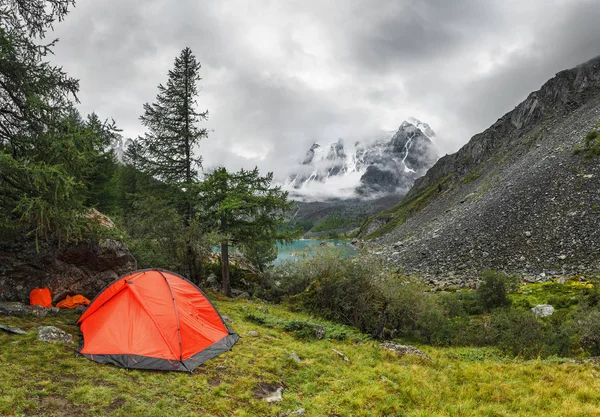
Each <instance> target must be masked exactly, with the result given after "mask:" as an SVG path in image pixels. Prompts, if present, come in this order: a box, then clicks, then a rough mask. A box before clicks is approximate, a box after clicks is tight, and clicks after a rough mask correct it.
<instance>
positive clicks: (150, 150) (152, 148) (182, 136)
mask: <svg viewBox="0 0 600 417" xmlns="http://www.w3.org/2000/svg"><path fill="white" fill-rule="evenodd" d="M199 71H200V63H199V62H198V61H196V58H195V57H194V55H193V53H192V50H191V49H190V48H185V49H184V50H183V51H181V54H180V55H179V57H177V58H176V59H175V65H174V67H173V69H172V70H170V71H169V79H168V80H167V85H166V86H164V85H162V84H159V86H158V94H157V95H156V101H155V102H154V103H152V104H148V103H146V104H144V114H143V115H142V116H141V117H140V120H141V121H142V124H143V125H144V126H145V127H146V128H147V129H148V131H147V132H146V134H145V135H144V136H143V137H141V138H140V145H141V151H142V152H141V154H140V156H141V162H142V167H143V168H144V170H145V171H146V172H148V173H149V174H151V175H153V176H155V177H157V178H159V179H161V180H163V181H165V182H167V183H171V184H178V185H184V186H185V185H187V184H193V183H195V182H197V181H198V168H199V167H200V166H201V163H202V161H201V158H199V157H195V156H194V148H195V147H196V146H197V145H198V144H199V142H200V140H201V139H202V138H203V137H206V136H207V130H206V129H205V128H203V129H201V128H199V127H198V123H199V122H200V121H203V120H206V119H207V117H208V111H204V112H201V113H199V112H198V111H197V110H196V107H197V103H196V97H197V96H198V81H200V80H201V78H200V75H199Z"/></svg>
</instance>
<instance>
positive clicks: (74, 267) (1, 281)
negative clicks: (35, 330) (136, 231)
mask: <svg viewBox="0 0 600 417" xmlns="http://www.w3.org/2000/svg"><path fill="white" fill-rule="evenodd" d="M135 269H136V262H135V259H134V258H133V255H132V254H131V252H129V250H128V249H127V246H126V245H125V244H124V243H122V242H118V241H115V240H111V239H106V240H103V241H100V242H97V241H81V242H79V243H73V244H68V245H65V246H63V247H60V248H58V247H56V246H55V245H51V244H44V245H42V246H41V247H40V248H39V251H37V250H36V248H35V244H34V243H33V242H30V241H23V242H18V243H13V244H10V245H9V244H6V243H4V244H3V245H2V246H1V247H0V301H22V302H25V303H27V302H28V301H29V292H30V291H31V290H32V289H33V288H37V287H48V288H50V291H51V292H52V298H53V302H54V303H56V302H57V301H59V300H62V299H63V298H65V297H66V296H67V295H74V294H83V295H84V296H85V297H87V298H89V299H92V298H93V297H94V296H95V295H96V294H97V293H98V292H99V291H100V290H101V289H102V288H104V287H105V286H106V285H107V284H109V283H111V282H112V281H114V280H115V279H117V278H118V277H120V276H121V275H125V274H126V273H128V272H131V271H133V270H135Z"/></svg>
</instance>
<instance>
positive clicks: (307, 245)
mask: <svg viewBox="0 0 600 417" xmlns="http://www.w3.org/2000/svg"><path fill="white" fill-rule="evenodd" d="M322 243H324V245H322ZM323 246H325V247H331V246H335V247H336V248H339V249H342V250H344V251H348V254H352V253H355V252H356V249H355V248H354V247H353V246H352V245H351V244H350V241H349V240H338V239H324V240H317V239H300V240H297V241H295V242H293V243H289V244H280V243H278V244H277V249H278V251H279V252H278V254H277V259H276V260H275V262H274V263H275V264H278V263H281V262H284V261H287V260H293V259H301V258H302V254H304V253H306V254H307V255H308V256H310V254H311V253H315V251H317V250H319V248H322V247H323Z"/></svg>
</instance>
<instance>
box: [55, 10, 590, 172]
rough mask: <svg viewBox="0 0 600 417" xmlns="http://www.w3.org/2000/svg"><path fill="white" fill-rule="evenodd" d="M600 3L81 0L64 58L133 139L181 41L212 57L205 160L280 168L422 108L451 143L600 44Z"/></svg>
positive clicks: (85, 97)
mask: <svg viewBox="0 0 600 417" xmlns="http://www.w3.org/2000/svg"><path fill="white" fill-rule="evenodd" d="M599 21H600V4H598V2H597V1H594V0H530V1H522V0H518V1H517V0H489V1H478V0H456V1H446V0H425V1H411V0H406V1H397V0H394V1H392V0H378V1H375V0H325V1H323V0H318V1H317V0H303V1H295V0H289V1H276V0H272V1H269V0H262V1H252V2H250V1H245V0H219V1H191V0H179V1H177V2H174V1H167V0H146V1H144V2H139V1H135V0H102V1H91V0H86V1H84V0H79V1H78V3H77V5H76V8H75V9H73V11H72V12H71V13H70V15H69V16H67V18H66V20H65V21H64V22H61V23H59V24H57V25H56V27H55V29H56V30H55V33H54V36H55V37H58V38H60V42H59V43H58V45H57V47H56V48H55V55H54V56H53V57H52V60H53V62H54V63H56V64H58V65H61V66H63V67H64V69H65V70H66V71H67V72H68V73H69V74H70V75H72V76H74V77H76V78H79V79H80V80H81V83H80V85H81V92H80V96H79V97H80V100H81V104H80V110H81V111H82V112H84V113H88V112H91V111H96V112H97V113H98V114H99V115H100V116H101V117H104V118H108V117H112V118H114V119H115V120H116V121H117V123H118V125H119V126H120V127H121V128H122V129H123V131H124V132H123V133H124V135H125V136H127V137H136V136H137V135H139V134H142V133H143V128H142V126H141V124H140V122H139V120H138V118H139V116H140V114H141V112H142V105H143V103H145V102H151V101H153V100H154V97H155V95H156V92H157V89H156V87H157V85H158V84H159V83H164V82H165V81H166V77H167V72H168V70H169V69H170V68H171V67H172V65H173V60H174V58H175V57H176V56H177V55H178V54H179V52H180V51H181V49H183V48H184V47H186V46H189V47H190V48H192V50H193V51H194V53H195V55H196V56H197V58H198V60H199V61H200V62H201V63H202V69H201V76H202V78H203V80H202V81H201V86H202V90H201V93H200V95H199V97H198V104H199V107H200V109H201V110H204V109H208V110H209V120H208V121H207V122H206V126H207V127H208V128H209V129H210V131H211V133H210V136H209V138H208V139H206V140H204V141H203V143H202V144H201V146H200V148H199V149H198V152H199V153H200V154H202V155H203V157H204V161H205V168H211V167H215V166H217V165H225V166H227V167H228V168H230V169H234V170H235V169H238V168H240V167H242V166H243V167H246V168H249V167H252V166H254V165H258V166H259V167H260V168H261V169H265V170H272V171H274V172H275V175H276V177H277V178H280V179H282V178H283V177H285V175H286V174H287V173H288V172H290V170H292V168H293V166H294V165H295V164H298V163H299V162H300V161H301V160H302V158H303V156H304V153H305V152H306V150H307V149H308V148H309V147H310V145H311V144H312V143H313V142H315V141H331V140H335V139H337V138H338V137H344V138H345V139H347V140H356V139H362V138H364V137H369V136H370V135H371V136H373V135H374V134H375V132H379V131H380V130H382V129H384V130H392V129H397V128H398V126H399V125H400V124H401V123H402V121H403V120H405V119H406V118H408V117H409V116H415V117H417V118H419V119H421V120H423V121H426V122H428V123H429V124H430V125H431V126H432V127H433V129H434V130H435V131H436V132H437V134H438V140H437V145H438V146H439V148H440V151H441V153H442V154H444V153H451V152H455V151H456V150H458V148H459V147H460V146H462V145H463V144H464V143H466V142H467V141H468V140H469V139H470V137H471V136H472V135H474V134H475V133H478V132H479V131H481V130H483V129H485V128H486V127H487V126H489V125H490V124H492V123H493V122H494V121H495V120H496V119H498V118H499V117H501V116H502V115H503V114H504V113H506V112H507V111H509V110H511V109H512V108H514V106H516V105H517V104H518V103H519V102H520V101H521V100H523V99H524V98H525V97H526V96H527V95H528V94H529V93H530V92H531V91H533V90H536V89H538V88H539V87H540V86H541V85H542V84H543V83H544V82H545V81H546V80H548V79H549V78H551V77H552V76H553V75H554V74H555V73H556V72H558V71H560V70H562V69H566V68H570V67H573V66H575V65H577V64H579V63H582V62H584V61H586V60H588V59H590V58H592V57H594V56H596V55H598V54H600V30H598V22H599Z"/></svg>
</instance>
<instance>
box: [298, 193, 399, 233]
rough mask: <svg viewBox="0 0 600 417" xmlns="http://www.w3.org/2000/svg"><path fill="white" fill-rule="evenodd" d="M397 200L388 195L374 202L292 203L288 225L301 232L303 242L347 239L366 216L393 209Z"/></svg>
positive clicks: (357, 200)
mask: <svg viewBox="0 0 600 417" xmlns="http://www.w3.org/2000/svg"><path fill="white" fill-rule="evenodd" d="M401 198H402V196H401V195H398V196H395V195H389V196H385V197H381V198H378V199H375V200H359V199H351V200H329V201H313V202H300V201H296V202H294V204H293V207H292V210H291V211H290V213H289V219H288V221H289V222H290V224H292V225H294V226H296V227H300V228H302V230H303V231H304V237H306V238H328V237H339V236H342V235H345V236H351V235H354V234H356V233H357V232H358V228H359V227H360V226H361V224H363V222H364V221H365V220H366V219H367V218H368V217H369V216H372V215H374V214H376V213H379V212H380V211H382V210H385V209H388V208H390V207H393V206H394V205H395V204H397V203H398V201H400V199H401Z"/></svg>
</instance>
